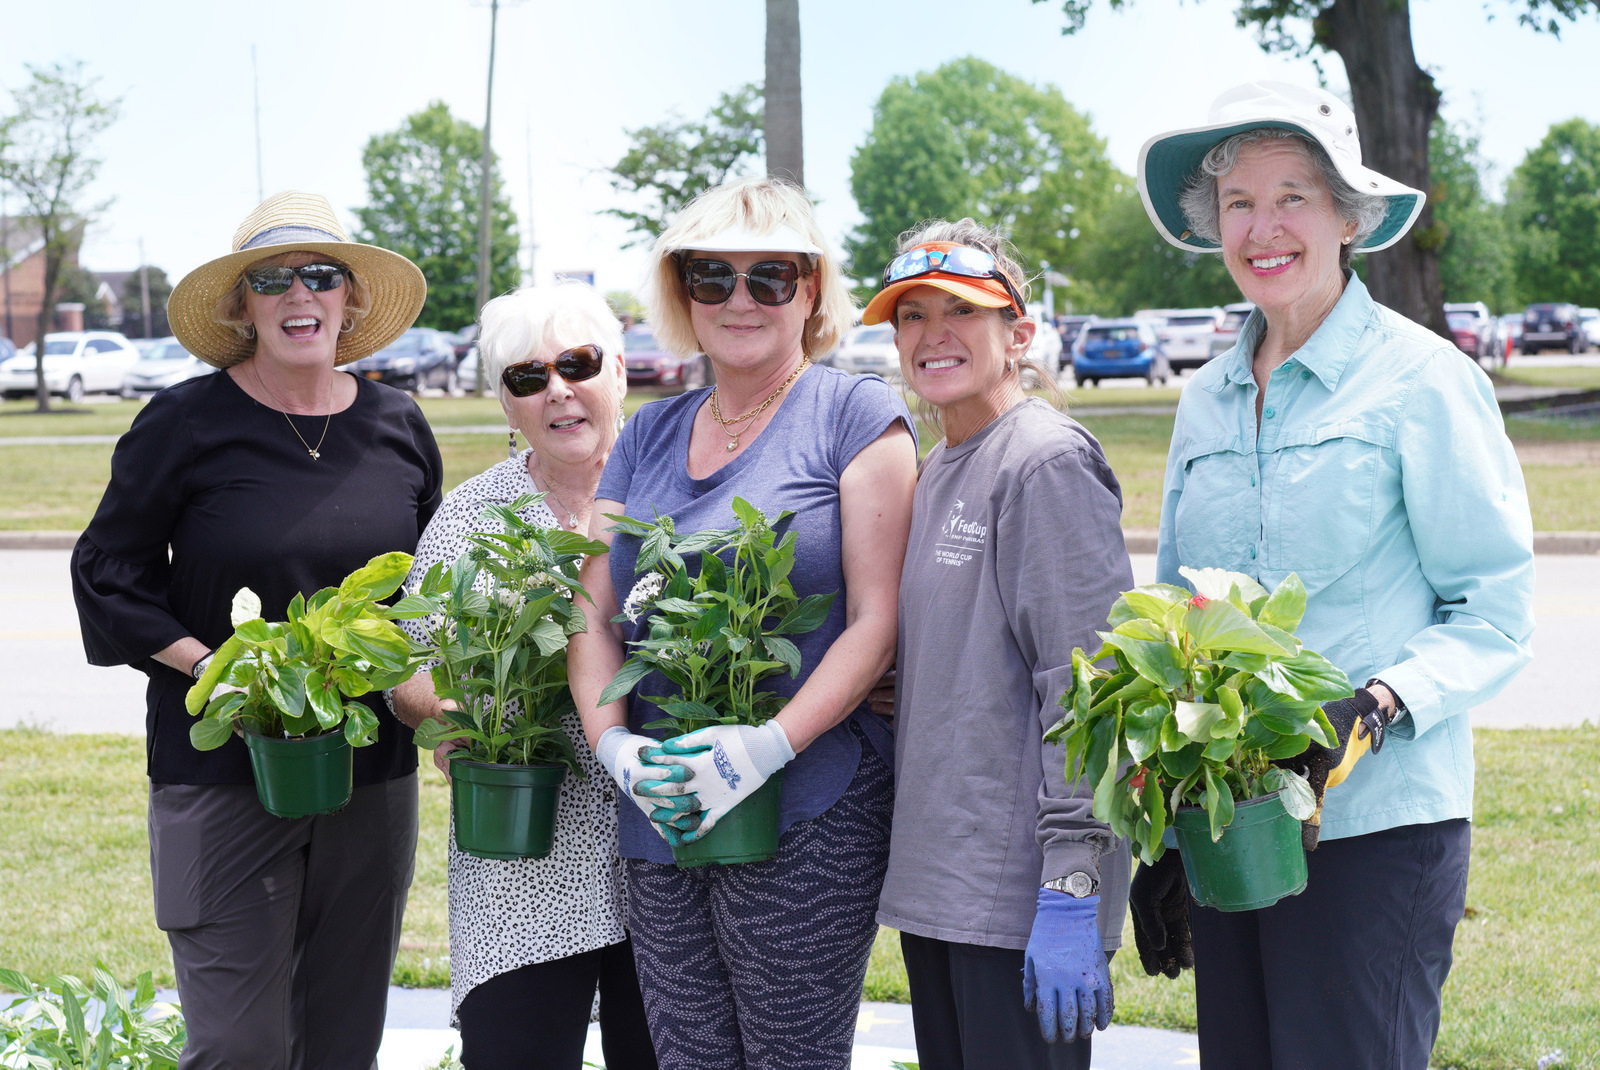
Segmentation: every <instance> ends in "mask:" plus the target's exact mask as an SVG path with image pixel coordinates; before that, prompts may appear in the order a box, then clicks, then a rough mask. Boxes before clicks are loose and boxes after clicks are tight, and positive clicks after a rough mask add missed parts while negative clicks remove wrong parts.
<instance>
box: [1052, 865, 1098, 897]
mask: <svg viewBox="0 0 1600 1070" xmlns="http://www.w3.org/2000/svg"><path fill="white" fill-rule="evenodd" d="M1044 886H1045V887H1046V888H1049V889H1050V890H1051V891H1053V892H1066V893H1067V894H1068V895H1070V896H1072V898H1074V899H1084V898H1087V897H1088V896H1091V895H1094V894H1095V893H1097V892H1099V891H1100V882H1099V881H1098V880H1096V879H1095V878H1093V877H1091V876H1089V874H1087V873H1085V872H1084V871H1083V870H1081V869H1080V870H1078V871H1077V872H1076V873H1068V874H1067V875H1066V876H1065V877H1057V878H1056V879H1055V880H1048V881H1045V882H1044Z"/></svg>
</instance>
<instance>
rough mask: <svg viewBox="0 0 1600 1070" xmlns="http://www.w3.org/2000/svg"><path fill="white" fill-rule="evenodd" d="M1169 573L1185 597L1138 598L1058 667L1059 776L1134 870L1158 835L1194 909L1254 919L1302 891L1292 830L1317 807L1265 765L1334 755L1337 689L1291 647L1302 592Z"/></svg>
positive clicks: (1321, 661) (1147, 591)
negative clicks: (1063, 774) (1066, 674)
mask: <svg viewBox="0 0 1600 1070" xmlns="http://www.w3.org/2000/svg"><path fill="white" fill-rule="evenodd" d="M1179 572H1180V573H1181V574H1182V575H1183V577H1184V578H1185V579H1187V580H1188V581H1189V582H1190V583H1191V584H1192V586H1193V590H1186V589H1185V588H1182V587H1177V586H1172V585H1169V584H1153V585H1151V586H1148V587H1138V588H1135V589H1134V590H1132V591H1128V592H1126V593H1125V594H1123V595H1122V596H1121V597H1120V598H1118V599H1117V601H1116V602H1115V603H1114V604H1113V605H1112V607H1111V614H1110V617H1109V619H1108V621H1107V623H1108V624H1109V625H1110V628H1111V630H1110V631H1108V632H1100V633H1099V635H1100V638H1101V639H1102V640H1103V641H1104V644H1105V645H1104V646H1103V647H1102V648H1101V649H1100V650H1099V651H1098V652H1097V653H1095V654H1093V655H1088V654H1085V653H1084V652H1083V651H1082V650H1074V651H1073V654H1072V662H1073V681H1072V686H1071V687H1070V688H1069V689H1068V690H1067V692H1066V694H1065V695H1063V696H1062V699H1061V705H1062V707H1063V708H1064V709H1065V710H1066V716H1065V718H1064V719H1063V720H1062V721H1061V722H1060V723H1059V724H1057V725H1056V726H1055V727H1054V728H1052V729H1051V730H1050V732H1049V733H1048V734H1047V735H1046V738H1047V739H1049V740H1052V741H1059V742H1061V743H1063V744H1065V746H1066V752H1067V759H1066V761H1067V776H1068V777H1069V778H1076V777H1078V776H1087V777H1088V779H1089V782H1090V783H1091V784H1092V785H1093V786H1094V813H1095V816H1096V817H1098V818H1099V819H1100V820H1102V821H1104V822H1106V823H1107V824H1108V825H1110V826H1111V829H1112V831H1113V832H1115V833H1117V835H1119V836H1126V837H1128V838H1129V839H1130V840H1131V841H1132V843H1133V845H1134V848H1135V849H1136V850H1137V851H1138V853H1139V857H1140V859H1141V860H1142V861H1143V862H1145V863H1146V864H1150V863H1153V862H1154V861H1155V860H1156V859H1157V858H1159V857H1160V856H1161V854H1162V852H1163V851H1164V850H1165V844H1164V833H1165V832H1166V831H1167V828H1168V826H1169V824H1170V826H1171V828H1172V833H1173V835H1174V837H1175V839H1176V842H1177V844H1178V847H1179V851H1180V853H1181V854H1182V857H1183V864H1184V870H1185V873H1186V874H1187V876H1188V879H1189V884H1190V888H1191V890H1192V891H1193V893H1194V896H1195V899H1196V900H1197V901H1199V902H1200V903H1203V904H1205V905H1208V906H1214V907H1217V908H1218V909H1220V910H1252V909H1256V908H1258V907H1263V906H1268V905H1270V904H1271V903H1274V902H1276V901H1277V900H1278V899H1281V898H1283V897H1284V896H1286V895H1294V894H1297V893H1298V892H1300V891H1302V890H1303V889H1304V888H1305V882H1306V864H1305V852H1304V849H1303V848H1302V846H1301V836H1300V822H1301V821H1303V820H1305V819H1306V818H1309V817H1311V815H1312V813H1313V812H1314V811H1315V809H1316V805H1317V801H1316V797H1315V795H1314V794H1313V792H1312V790H1311V787H1310V785H1308V784H1307V783H1306V781H1305V779H1304V778H1303V777H1302V776H1300V774H1298V773H1296V772H1294V771H1293V770H1290V769H1286V768H1283V767H1281V766H1279V765H1277V764H1274V763H1275V762H1276V761H1279V760H1282V759H1285V758H1291V757H1294V756H1295V755H1298V754H1300V753H1301V752H1302V751H1304V750H1305V749H1306V748H1307V747H1308V746H1310V745H1311V744H1312V743H1313V742H1315V743H1318V744H1321V745H1323V746H1326V747H1333V746H1335V745H1336V739H1335V733H1334V729H1333V726H1332V725H1331V724H1329V723H1328V719H1327V717H1326V715H1325V714H1324V713H1323V712H1322V703H1324V702H1327V701H1330V700H1333V699H1339V698H1344V697H1346V696H1348V695H1350V694H1351V693H1352V692H1351V687H1350V681H1349V679H1348V678H1347V677H1346V676H1345V674H1344V672H1342V671H1341V670H1340V669H1339V668H1337V667H1336V666H1334V665H1333V664H1332V663H1330V662H1329V661H1328V660H1327V659H1326V658H1324V657H1322V656H1321V655H1319V654H1316V653H1314V652H1312V651H1310V650H1306V649H1305V648H1304V647H1303V646H1302V645H1301V643H1300V640H1299V639H1297V638H1296V637H1295V635H1294V631H1295V629H1296V628H1298V627H1299V625H1300V619H1301V617H1303V616H1304V614H1305V607H1306V590H1305V586H1304V584H1302V583H1301V581H1300V577H1299V576H1298V575H1296V574H1294V573H1290V574H1289V575H1288V576H1287V577H1285V579H1284V580H1283V582H1282V583H1280V584H1279V585H1278V587H1277V589H1276V590H1275V591H1273V592H1272V593H1271V594H1268V592H1267V590H1266V589H1265V588H1264V587H1262V586H1261V585H1260V584H1259V583H1257V582H1256V581H1255V580H1253V579H1251V578H1250V577H1249V576H1246V575H1244V574H1243V573H1239V572H1227V571H1224V570H1222V569H1215V568H1208V569H1189V568H1183V569H1180V570H1179Z"/></svg>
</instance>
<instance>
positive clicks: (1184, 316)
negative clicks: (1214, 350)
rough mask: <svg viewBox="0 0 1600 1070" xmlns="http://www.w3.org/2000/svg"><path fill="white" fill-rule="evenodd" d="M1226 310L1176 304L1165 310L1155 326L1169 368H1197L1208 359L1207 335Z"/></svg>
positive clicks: (1209, 334) (1210, 333)
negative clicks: (1169, 364) (1175, 307)
mask: <svg viewBox="0 0 1600 1070" xmlns="http://www.w3.org/2000/svg"><path fill="white" fill-rule="evenodd" d="M1226 315H1227V314H1226V313H1225V312H1223V311H1222V309H1221V308H1216V307H1213V308H1180V309H1174V310H1171V311H1168V312H1167V315H1166V322H1165V323H1164V324H1163V325H1162V326H1160V327H1158V328H1157V329H1156V337H1157V338H1159V339H1160V340H1161V348H1162V349H1163V350H1164V351H1165V352H1166V354H1167V360H1168V361H1169V362H1171V364H1172V370H1173V371H1180V370H1182V369H1184V368H1198V367H1200V366H1201V365H1202V364H1204V363H1205V362H1206V361H1208V360H1210V359H1211V339H1212V338H1213V337H1214V336H1215V335H1216V333H1217V330H1218V329H1219V328H1220V327H1221V326H1222V321H1223V318H1224V317H1225V316H1226Z"/></svg>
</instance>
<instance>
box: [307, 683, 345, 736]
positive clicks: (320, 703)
mask: <svg viewBox="0 0 1600 1070" xmlns="http://www.w3.org/2000/svg"><path fill="white" fill-rule="evenodd" d="M306 702H307V703H308V704H310V706H311V713H312V715H313V716H315V717H316V719H317V724H318V725H319V726H321V728H322V729H323V731H326V732H332V731H333V730H334V729H335V728H338V727H339V720H340V718H342V717H343V716H344V704H343V702H342V700H341V698H340V695H339V692H338V690H337V689H336V688H334V687H332V686H330V684H329V682H328V680H327V678H326V677H324V676H323V674H322V673H320V672H318V671H317V670H316V669H312V670H311V671H310V672H308V673H306Z"/></svg>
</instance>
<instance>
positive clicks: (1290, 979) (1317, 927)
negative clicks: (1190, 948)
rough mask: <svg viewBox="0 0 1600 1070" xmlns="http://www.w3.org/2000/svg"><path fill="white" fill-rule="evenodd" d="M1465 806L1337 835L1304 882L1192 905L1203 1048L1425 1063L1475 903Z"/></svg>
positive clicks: (1309, 862)
mask: <svg viewBox="0 0 1600 1070" xmlns="http://www.w3.org/2000/svg"><path fill="white" fill-rule="evenodd" d="M1471 841H1472V832H1471V826H1470V825H1468V823H1467V822H1466V820H1465V819H1459V820H1454V821H1440V822H1437V823H1434V824H1428V825H1402V826H1401V827H1399V828H1393V829H1387V830H1385V831H1383V832H1374V833H1372V834H1370V835H1367V836H1353V837H1351V838H1349V839H1342V840H1324V841H1322V846H1320V847H1318V848H1317V849H1316V850H1315V851H1313V852H1312V853H1310V854H1308V855H1307V856H1306V868H1307V870H1308V871H1309V881H1308V883H1307V884H1306V890H1305V891H1303V892H1301V893H1300V894H1299V895H1295V896H1290V897H1289V898H1287V899H1282V900H1279V901H1278V902H1277V903H1275V904H1273V905H1272V906H1270V907H1267V908H1266V909H1264V910H1246V911H1238V912H1235V913H1224V912H1222V911H1217V910H1212V909H1210V908H1209V907H1199V906H1196V905H1195V904H1194V902H1193V901H1191V902H1190V904H1189V917H1190V924H1191V926H1192V928H1193V931H1194V959H1195V997H1196V1004H1197V1009H1198V1013H1199V1024H1200V1059H1201V1062H1202V1063H1203V1064H1204V1065H1205V1066H1217V1067H1227V1068H1228V1070H1322V1068H1327V1070H1349V1068H1351V1067H1361V1068H1362V1070H1425V1068H1426V1067H1427V1065H1428V1056H1429V1055H1430V1054H1431V1053H1432V1051H1433V1042H1434V1039H1435V1038H1436V1037H1437V1036H1438V1034H1439V1007H1440V1000H1439V991H1440V989H1441V988H1443V987H1444V980H1445V976H1446V975H1447V974H1449V972H1450V958H1451V956H1450V946H1451V943H1452V941H1453V940H1454V937H1455V929H1456V923H1457V922H1459V921H1460V920H1461V915H1462V911H1463V909H1464V908H1465V906H1466V895H1467V856H1468V852H1469V848H1470V847H1471Z"/></svg>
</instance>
